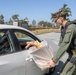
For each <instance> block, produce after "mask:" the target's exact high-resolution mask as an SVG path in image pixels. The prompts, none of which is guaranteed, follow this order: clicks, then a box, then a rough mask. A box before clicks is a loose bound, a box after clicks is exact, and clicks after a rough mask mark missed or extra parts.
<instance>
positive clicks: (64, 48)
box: [52, 25, 75, 63]
mask: <svg viewBox="0 0 76 75" xmlns="http://www.w3.org/2000/svg"><path fill="white" fill-rule="evenodd" d="M74 30H75V26H74V25H70V26H69V27H68V29H67V31H66V34H65V37H64V39H63V41H62V43H61V45H60V48H59V49H58V52H57V53H56V55H55V56H54V57H53V59H52V60H53V61H54V62H55V63H56V62H57V61H58V60H59V59H60V57H61V56H62V55H63V54H64V52H65V51H67V50H68V48H69V46H70V43H71V40H72V38H73V35H74Z"/></svg>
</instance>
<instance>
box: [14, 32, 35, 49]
mask: <svg viewBox="0 0 76 75" xmlns="http://www.w3.org/2000/svg"><path fill="white" fill-rule="evenodd" d="M14 34H15V35H16V37H17V39H18V42H19V44H20V46H21V48H22V50H24V49H25V46H26V42H29V41H35V39H33V38H32V37H30V36H29V34H26V33H25V32H22V31H15V32H14Z"/></svg>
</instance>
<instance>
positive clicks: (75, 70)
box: [60, 55, 76, 75]
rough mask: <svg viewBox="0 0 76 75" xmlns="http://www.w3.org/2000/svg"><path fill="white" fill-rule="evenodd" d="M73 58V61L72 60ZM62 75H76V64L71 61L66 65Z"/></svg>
mask: <svg viewBox="0 0 76 75" xmlns="http://www.w3.org/2000/svg"><path fill="white" fill-rule="evenodd" d="M73 57H76V55H73V56H72V58H73ZM72 58H71V59H72ZM60 75H76V62H74V63H71V62H70V61H69V62H68V63H67V64H66V66H65V67H64V69H63V71H62V72H61V74H60Z"/></svg>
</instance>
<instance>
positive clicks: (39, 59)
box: [30, 41, 53, 70]
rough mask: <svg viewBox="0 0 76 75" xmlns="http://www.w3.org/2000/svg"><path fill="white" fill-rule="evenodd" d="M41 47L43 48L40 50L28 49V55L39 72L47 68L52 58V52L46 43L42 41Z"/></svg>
mask: <svg viewBox="0 0 76 75" xmlns="http://www.w3.org/2000/svg"><path fill="white" fill-rule="evenodd" d="M41 45H42V46H43V47H42V48H40V49H36V48H35V47H32V48H30V53H31V55H32V58H33V60H34V61H35V63H36V64H37V66H38V67H39V68H40V69H41V70H44V69H46V68H48V67H49V66H48V62H49V61H50V60H51V59H52V57H53V52H52V51H53V50H52V49H51V48H50V47H49V45H48V44H47V42H46V41H42V42H41Z"/></svg>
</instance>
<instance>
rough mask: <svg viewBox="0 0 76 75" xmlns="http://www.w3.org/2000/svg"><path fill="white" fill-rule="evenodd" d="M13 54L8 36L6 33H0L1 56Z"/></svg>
mask: <svg viewBox="0 0 76 75" xmlns="http://www.w3.org/2000/svg"><path fill="white" fill-rule="evenodd" d="M10 52H11V47H10V43H9V40H8V36H7V34H6V33H4V32H0V55H3V54H8V53H10Z"/></svg>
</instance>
